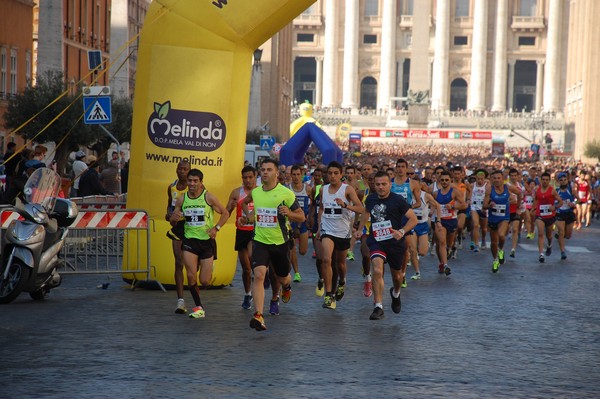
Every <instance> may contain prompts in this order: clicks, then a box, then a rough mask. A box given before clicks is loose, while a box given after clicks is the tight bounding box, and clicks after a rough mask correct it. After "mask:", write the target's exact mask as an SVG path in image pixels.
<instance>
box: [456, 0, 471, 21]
mask: <svg viewBox="0 0 600 399" xmlns="http://www.w3.org/2000/svg"><path fill="white" fill-rule="evenodd" d="M454 16H455V17H468V16H469V0H456V9H455V10H454Z"/></svg>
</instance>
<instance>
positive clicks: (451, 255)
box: [449, 247, 456, 259]
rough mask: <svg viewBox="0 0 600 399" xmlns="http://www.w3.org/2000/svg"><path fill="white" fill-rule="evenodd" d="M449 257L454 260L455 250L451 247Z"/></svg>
mask: <svg viewBox="0 0 600 399" xmlns="http://www.w3.org/2000/svg"><path fill="white" fill-rule="evenodd" d="M449 255H450V256H449V258H450V259H456V248H454V247H452V249H451V250H450V254H449Z"/></svg>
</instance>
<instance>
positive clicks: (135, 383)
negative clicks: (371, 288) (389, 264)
mask: <svg viewBox="0 0 600 399" xmlns="http://www.w3.org/2000/svg"><path fill="white" fill-rule="evenodd" d="M599 237H600V229H599V228H598V227H596V226H594V227H592V228H589V229H584V230H582V231H579V232H576V233H575V239H573V240H571V242H570V243H569V244H570V245H571V246H573V247H574V249H573V251H571V252H570V253H569V259H568V260H567V261H562V262H561V261H560V260H559V257H560V253H559V252H558V244H557V243H555V245H554V253H553V254H552V256H550V257H549V258H548V259H547V261H546V263H545V264H539V263H538V262H537V251H535V250H533V251H532V250H530V249H534V248H533V247H532V245H534V244H535V242H534V241H525V240H524V242H523V243H522V244H523V245H522V246H521V247H520V248H519V252H518V253H517V260H516V261H515V260H512V259H508V260H507V262H506V264H505V265H504V266H503V267H502V268H501V270H500V273H499V274H492V273H491V260H492V259H491V255H490V253H489V250H487V251H484V252H482V253H480V254H472V253H467V252H468V251H462V252H460V253H459V259H458V260H456V261H454V262H452V263H451V266H452V268H453V273H452V275H451V276H450V277H445V276H443V275H439V274H438V273H437V263H436V261H435V260H434V257H430V256H427V257H426V258H424V259H423V266H422V274H423V279H422V280H421V281H418V282H409V287H408V288H407V289H405V290H403V291H402V300H403V302H402V312H401V313H400V314H399V315H396V314H394V313H393V312H392V311H391V309H390V300H389V295H386V296H384V305H385V318H384V319H383V320H380V321H370V320H369V319H368V318H369V315H370V313H371V311H372V299H371V298H369V299H367V298H364V297H363V295H362V290H361V283H362V278H361V275H360V264H359V261H354V262H349V276H348V289H347V294H346V296H345V297H344V299H343V301H341V302H339V303H338V308H337V310H335V311H331V310H325V309H322V308H321V303H322V298H317V297H316V296H315V295H314V283H315V282H316V273H315V270H314V266H313V264H314V261H313V260H312V259H310V256H306V257H304V258H303V259H302V260H301V273H302V276H303V281H302V282H301V283H299V284H294V292H293V297H292V300H291V302H290V303H289V304H282V305H281V315H280V316H266V323H267V326H268V330H267V331H265V332H262V333H259V332H256V331H254V330H252V329H250V328H249V327H248V321H249V319H250V317H251V312H250V311H247V310H243V309H242V308H241V306H240V304H241V301H242V288H241V280H240V273H239V272H238V274H237V275H236V278H235V280H234V282H233V287H228V288H225V289H219V290H209V291H204V292H203V293H202V295H203V302H204V304H205V308H206V310H207V317H206V319H202V320H193V319H189V318H188V317H186V316H182V315H176V314H174V313H173V310H174V308H175V302H176V301H175V294H174V292H172V291H170V292H169V293H167V294H165V293H163V292H160V291H154V290H136V291H134V292H132V291H130V290H128V289H126V288H127V286H126V285H125V284H124V283H122V281H121V280H120V278H119V277H118V276H115V277H113V278H112V279H110V281H109V282H110V285H109V287H108V289H106V290H103V289H98V288H96V287H97V286H98V285H99V284H102V283H104V282H107V281H108V280H107V277H106V276H67V277H65V279H64V283H63V285H62V286H61V287H59V288H58V289H56V290H55V291H53V292H52V293H51V295H50V297H49V299H48V300H47V301H46V302H44V303H38V302H34V301H32V300H30V299H29V296H28V295H26V294H25V295H22V296H21V297H19V298H18V299H17V300H16V301H15V302H14V303H12V304H9V305H5V306H2V307H0V336H1V341H0V342H2V345H1V348H0V356H1V359H2V360H1V362H0V397H1V398H25V397H36V398H38V397H39V398H46V397H49V398H82V397H86V398H88V397H89V398H138V397H151V398H153V397H167V398H190V397H206V398H214V397H235V398H251V397H256V398H259V397H269V398H271V397H272V398H315V397H328V398H355V397H356V398H357V397H374V398H383V397H395V398H598V397H600V362H599V359H600V312H599V311H598V305H597V301H598V288H599V287H600V284H599V280H600V278H599V273H598V263H597V261H598V258H599V256H598V255H599V254H600V251H599V250H598V238H599ZM356 253H357V254H358V251H356ZM409 273H410V274H412V270H410V271H409ZM389 281H390V280H389V276H388V275H386V284H388V287H389ZM186 300H187V302H188V305H189V304H190V303H191V297H190V296H189V293H187V292H186Z"/></svg>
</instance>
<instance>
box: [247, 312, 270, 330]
mask: <svg viewBox="0 0 600 399" xmlns="http://www.w3.org/2000/svg"><path fill="white" fill-rule="evenodd" d="M250 328H254V329H255V330H256V331H265V330H266V329H267V326H266V325H265V318H264V317H263V315H262V313H260V312H256V313H254V317H252V319H250Z"/></svg>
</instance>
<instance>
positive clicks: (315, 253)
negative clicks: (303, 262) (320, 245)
mask: <svg viewBox="0 0 600 399" xmlns="http://www.w3.org/2000/svg"><path fill="white" fill-rule="evenodd" d="M312 258H313V259H317V251H313V253H312Z"/></svg>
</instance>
